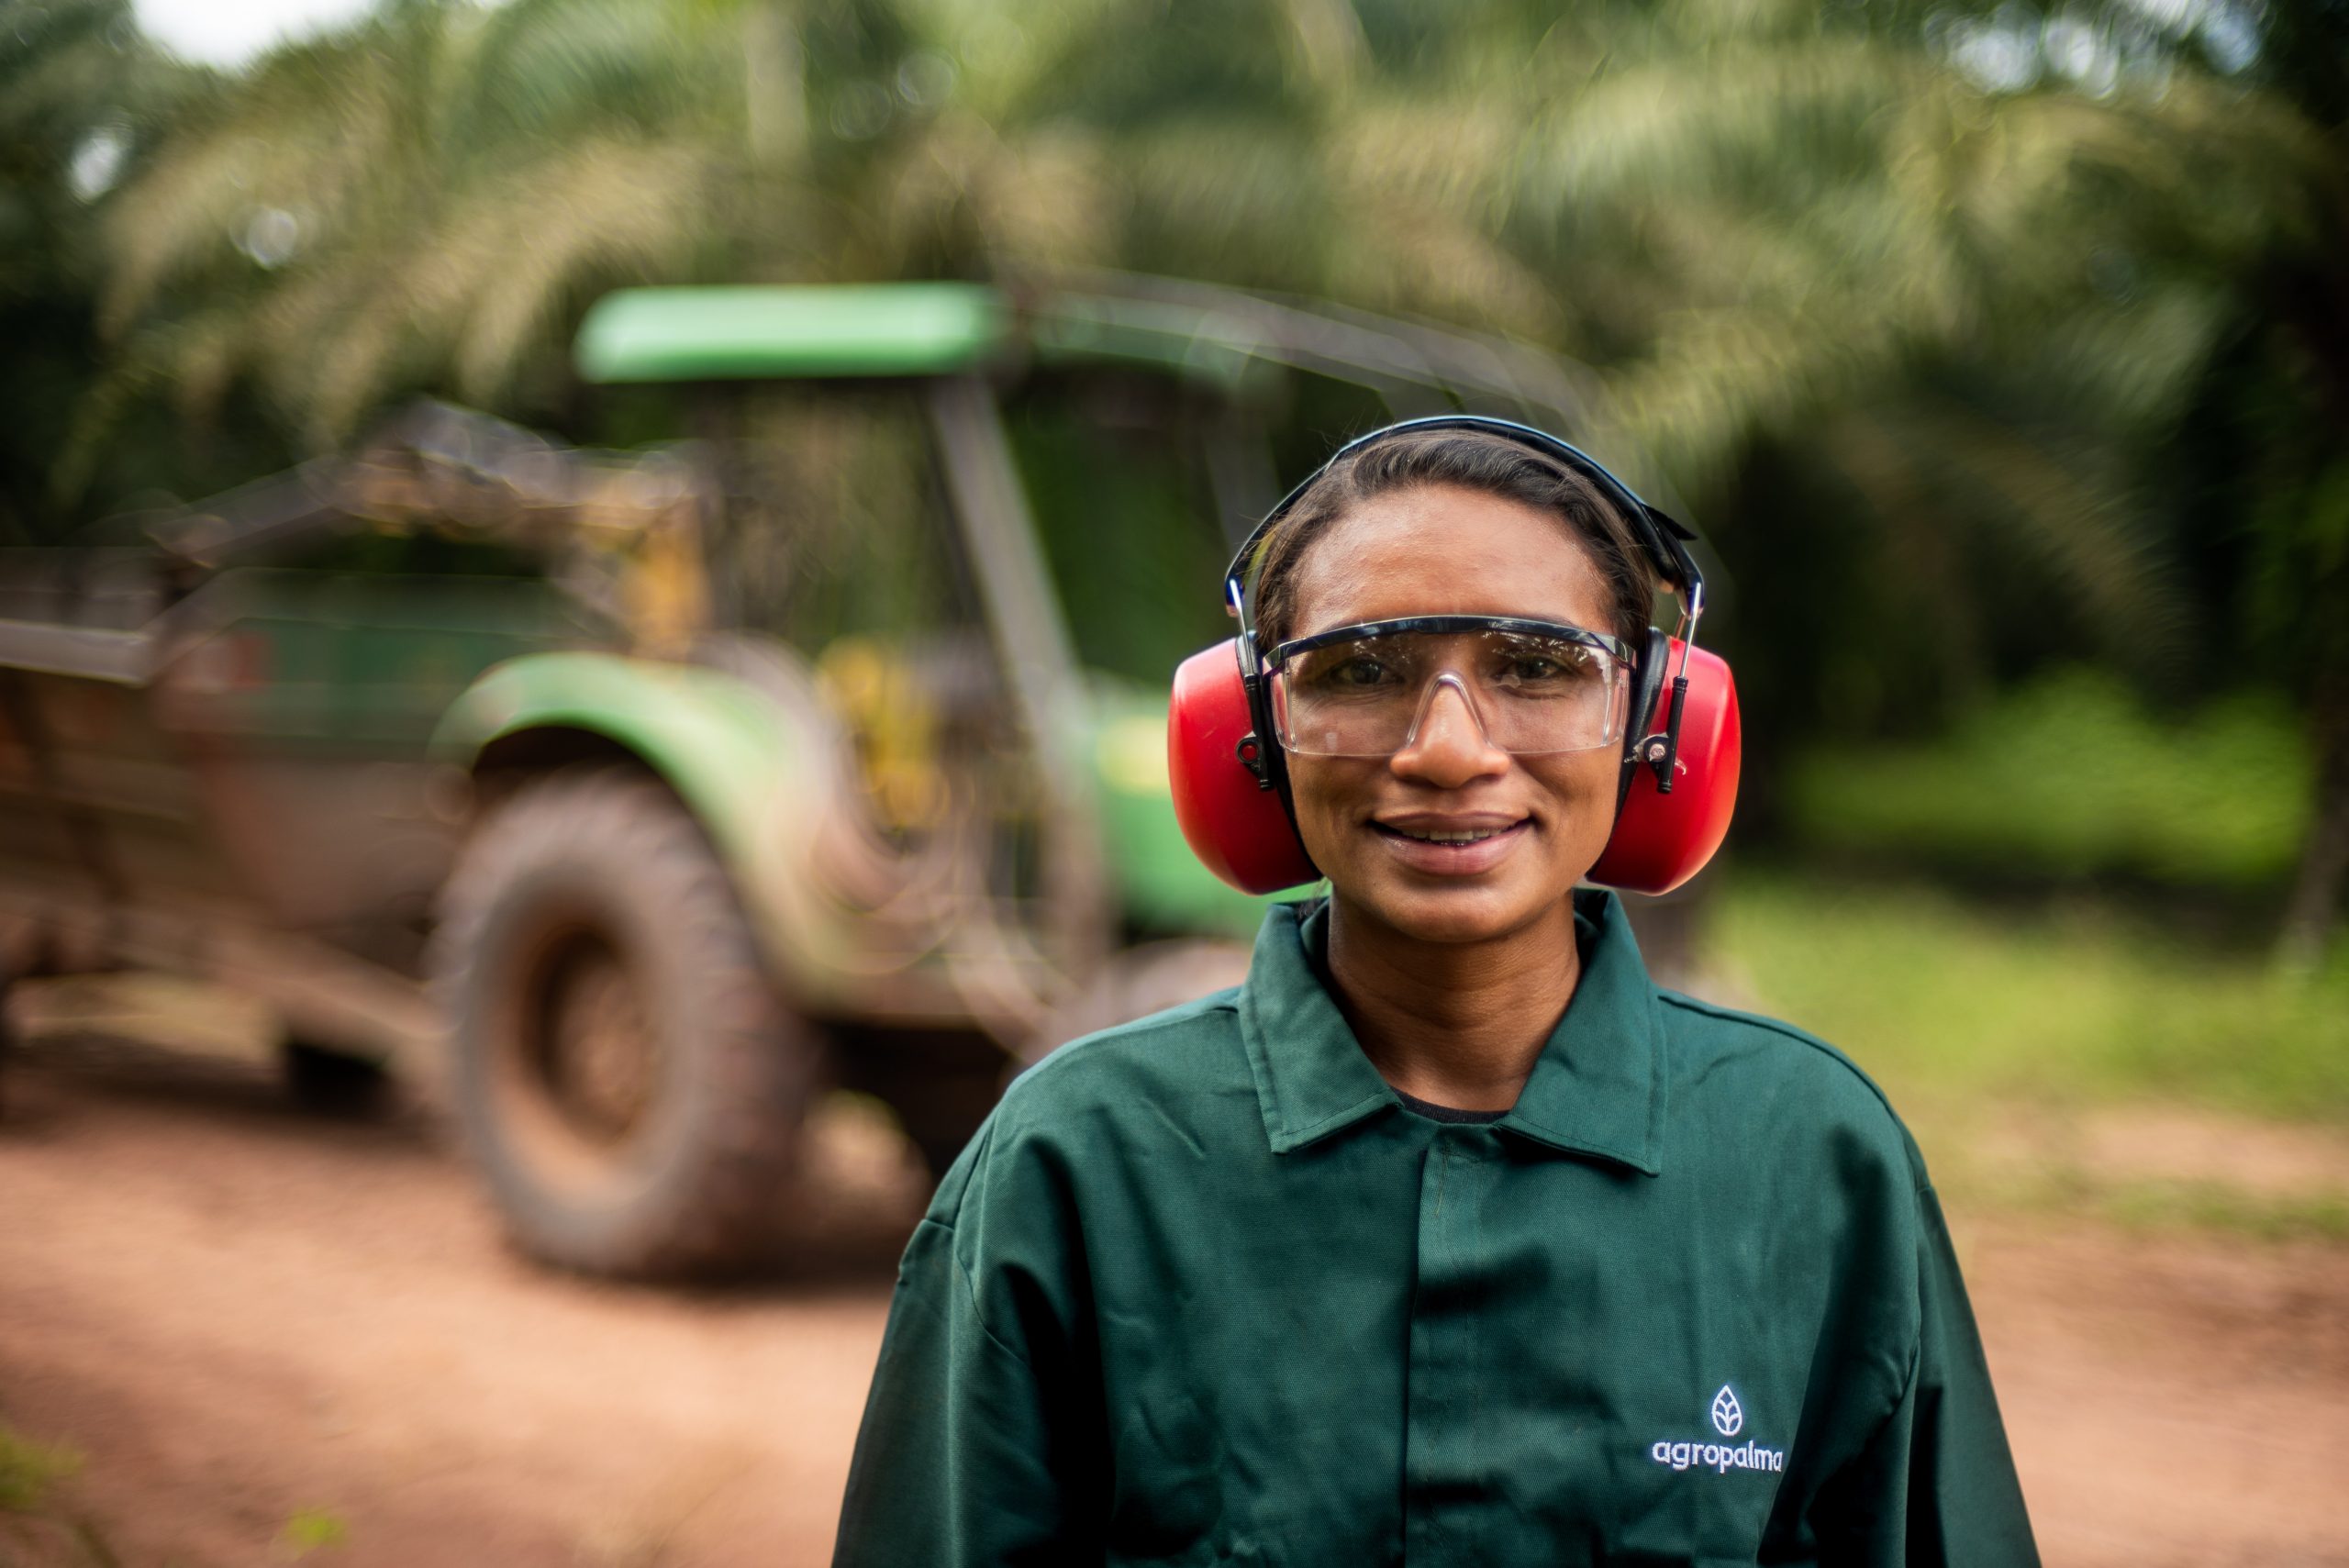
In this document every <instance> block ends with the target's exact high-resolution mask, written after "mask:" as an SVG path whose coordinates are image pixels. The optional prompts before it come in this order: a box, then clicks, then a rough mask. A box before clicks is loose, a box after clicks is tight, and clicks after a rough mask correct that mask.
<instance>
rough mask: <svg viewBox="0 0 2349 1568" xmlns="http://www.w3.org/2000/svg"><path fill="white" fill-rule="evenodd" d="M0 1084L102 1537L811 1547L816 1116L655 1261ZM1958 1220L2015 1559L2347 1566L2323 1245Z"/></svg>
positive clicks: (215, 1550) (888, 1177) (23, 1324)
mask: <svg viewBox="0 0 2349 1568" xmlns="http://www.w3.org/2000/svg"><path fill="white" fill-rule="evenodd" d="M6 1094H7V1107H6V1115H5V1118H0V1216H5V1220H0V1418H5V1420H6V1423H7V1424H8V1425H10V1426H12V1427H13V1428H15V1429H17V1431H18V1432H19V1433H21V1434H24V1435H26V1436H29V1437H32V1438H36V1439H40V1440H50V1441H58V1442H64V1443H68V1444H71V1445H72V1447H73V1448H75V1449H77V1450H79V1451H81V1453H82V1454H83V1456H84V1461H85V1462H84V1465H83V1471H82V1473H81V1474H80V1475H79V1476H78V1477H76V1478H74V1479H73V1480H72V1481H71V1482H70V1483H68V1484H67V1485H65V1486H64V1487H63V1488H62V1489H61V1494H60V1501H61V1505H62V1506H64V1507H69V1508H72V1509H74V1510H78V1511H79V1512H81V1513H82V1514H84V1515H86V1516H87V1517H88V1518H91V1519H93V1520H95V1522H96V1523H97V1524H98V1526H99V1527H100V1529H102V1530H103V1533H104V1535H105V1537H106V1540H107V1541H108V1542H109V1543H110V1544H111V1546H112V1547H113V1548H114V1550H115V1551H117V1553H118V1554H119V1555H120V1556H121V1558H122V1560H123V1561H124V1562H126V1563H127V1564H132V1565H137V1568H146V1565H150V1564H161V1563H164V1562H170V1563H174V1564H178V1565H180V1568H214V1565H221V1568H226V1565H229V1564H239V1565H241V1564H251V1563H263V1562H286V1561H290V1560H291V1559H292V1558H293V1557H294V1556H295V1548H294V1546H293V1545H292V1544H291V1543H290V1542H289V1540H287V1539H286V1538H285V1536H284V1530H285V1527H286V1524H287V1521H288V1520H289V1519H290V1518H293V1517H294V1516H295V1515H296V1514H297V1513H300V1512H303V1511H305V1510H318V1511H319V1512H320V1514H321V1515H323V1516H331V1518H332V1519H333V1520H335V1521H337V1522H339V1524H340V1527H341V1531H342V1534H343V1540H342V1542H341V1544H340V1545H338V1546H334V1547H331V1548H328V1549H325V1550H322V1551H317V1552H315V1553H313V1554H311V1556H310V1558H309V1559H308V1560H309V1561H312V1562H334V1563H344V1564H352V1565H358V1564H368V1565H384V1568H410V1565H413V1564H421V1563H487V1562H495V1563H499V1564H509V1565H514V1568H527V1565H531V1564H541V1563H543V1564H562V1565H564V1568H573V1565H576V1564H583V1563H584V1564H607V1565H609V1564H635V1565H650V1564H654V1563H659V1564H688V1563H692V1564H700V1563H709V1564H716V1563H734V1562H767V1563H779V1564H794V1563H818V1562H823V1561H824V1560H825V1557H826V1555H827V1551H828V1549H829V1541H830V1535H831V1529H832V1522H833V1518H834V1513H835V1510H836V1508H837V1507H838V1504H839V1498H840V1493H841V1484H842V1481H843V1479H844V1477H845V1473H846V1470H847V1459H848V1447H849V1442H850V1439H851V1437H852V1434H853V1432H854V1429H855V1424H856V1420H857V1415H858V1411H859V1408H860V1407H861V1405H862V1402H863V1394H864V1384H865V1379H866V1377H867V1375H868V1373H870V1371H871V1368H872V1362H873V1357H874V1351H875V1349H876V1348H877V1346H878V1344H879V1342H880V1335H881V1327H882V1320H883V1316H884V1313H885V1308H886V1303H887V1297H888V1289H889V1280H890V1273H891V1261H892V1259H893V1257H894V1254H895V1251H896V1246H897V1244H898V1241H899V1240H900V1238H901V1237H902V1235H903V1233H904V1229H905V1227H906V1225H907V1223H908V1215H909V1213H910V1208H909V1205H910V1204H911V1203H912V1202H913V1201H914V1190H913V1187H912V1185H911V1184H910V1183H909V1181H908V1180H907V1173H906V1172H905V1171H904V1170H903V1169H902V1168H900V1167H899V1166H898V1165H897V1164H896V1157H895V1153H894V1151H891V1150H889V1149H887V1148H886V1147H885V1146H882V1145H877V1144H876V1143H875V1141H874V1137H873V1136H872V1133H871V1130H870V1129H869V1128H861V1127H860V1126H859V1125H858V1124H856V1123H855V1122H854V1121H853V1118H834V1120H833V1123H832V1124H831V1125H830V1126H829V1128H828V1132H827V1140H826V1144H825V1147H826V1151H827V1152H826V1156H825V1162H826V1169H827V1172H828V1173H829V1174H828V1176H827V1181H828V1183H829V1187H830V1190H831V1192H832V1194H833V1199H832V1203H831V1207H830V1209H829V1213H830V1215H831V1218H830V1219H829V1222H828V1223H827V1225H826V1228H825V1229H824V1230H823V1231H822V1232H820V1233H813V1232H811V1233H808V1234H805V1235H803V1236H802V1237H801V1238H800V1239H799V1240H797V1242H796V1244H795V1246H794V1248H793V1249H792V1252H793V1256H792V1258H791V1261H790V1262H789V1263H788V1265H787V1266H784V1267H779V1268H778V1269H777V1271H776V1272H775V1273H774V1274H773V1275H772V1276H771V1277H768V1278H763V1279H760V1280H756V1281H752V1282H749V1283H746V1284H738V1285H734V1286H731V1287H729V1288H727V1289H724V1290H717V1291H710V1290H704V1291H699V1292H685V1293H681V1292H675V1291H652V1290H643V1289H633V1288H625V1287H618V1286H612V1285H606V1284H594V1283H589V1282H584V1281H580V1280H575V1279H569V1278H563V1277H559V1276H555V1275H551V1274H549V1273H544V1272H542V1271H540V1270H538V1269H535V1268H533V1267H531V1266H529V1265H528V1264H526V1263H523V1262H519V1261H518V1260H517V1259H515V1258H514V1257H512V1256H511V1255H509V1254H508V1253H507V1251H505V1249H504V1248H503V1247H502V1246H501V1244H500V1242H499V1240H498V1238H497V1234H496V1231H495V1227H494V1226H493V1225H492V1223H491V1221H490V1218H489V1217H488V1216H487V1214H486V1213H485V1212H484V1207H483V1205H482V1203H481V1202H480V1200H479V1199H478V1197H477V1195H476V1193H475V1190H474V1188H473V1184H472V1183H471V1181H470V1180H469V1178H468V1175H467V1173H466V1172H465V1170H464V1168H463V1166H462V1163H461V1162H459V1161H458V1160H457V1159H456V1158H455V1157H454V1156H453V1155H452V1154H451V1151H449V1150H448V1149H447V1148H446V1147H445V1146H444V1139H443V1137H442V1135H441V1133H440V1130H439V1129H440V1125H441V1124H440V1120H439V1118H434V1117H432V1116H430V1115H429V1114H427V1113H425V1112H422V1111H420V1110H414V1109H410V1110H406V1111H402V1112H398V1113H395V1114H393V1115H390V1116H387V1117H384V1118H379V1119H375V1120H372V1121H366V1122H360V1123H338V1122H332V1121H322V1120H318V1119H314V1118H306V1117H304V1116H302V1115H299V1114H297V1113H295V1112H294V1111H292V1110H291V1109H288V1108H286V1107H285V1106H284V1103H283V1101H282V1098H281V1096H280V1095H279V1094H278V1093H277V1090H276V1088H275V1085H274V1084H273V1083H272V1082H271V1081H270V1079H269V1078H268V1077H267V1075H266V1074H264V1073H262V1072H260V1071H259V1070H257V1069H256V1068H255V1067H253V1066H252V1065H250V1064H249V1063H246V1064H239V1063H233V1062H220V1061H218V1060H197V1059H192V1058H187V1057H184V1056H173V1055H169V1054H164V1053H159V1052H156V1051H152V1050H151V1049H148V1048H143V1047H137V1046H131V1045H127V1044H122V1043H120V1042H116V1043H111V1044H106V1045H104V1046H100V1045H98V1044H97V1043H96V1042H93V1041H89V1040H79V1041H70V1042H61V1043H48V1044H42V1045H39V1046H38V1047H36V1048H35V1049H34V1050H33V1051H31V1052H30V1053H29V1054H28V1058H27V1059H26V1060H24V1061H23V1062H20V1063H19V1064H18V1065H17V1066H16V1067H15V1068H13V1069H12V1070H11V1073H10V1074H9V1077H8V1081H7V1084H6ZM1957 1223H1958V1229H1959V1231H1960V1238H1961V1243H1962V1245H1963V1246H1964V1248H1965V1262H1966V1266H1967V1269H1968V1272H1969V1274H1970V1276H1971V1278H1972V1280H1973V1284H1974V1289H1975V1296H1976V1307H1977V1310H1978V1313H1979V1316H1980V1318H1981V1320H1982V1324H1983V1329H1984V1333H1985V1336H1986V1339H1987V1342H1988V1345H1989V1351H1990V1358H1991V1362H1992V1366H1993V1369H1994V1372H1995V1373H1996V1375H1997V1379H1998V1388H1999V1391H2000V1395H2001V1397H2002V1399H2003V1401H2004V1404H2005V1407H2006V1409H2007V1413H2008V1418H2009V1427H2010V1429H2011V1431H2012V1434H2013V1438H2014V1442H2015V1447H2016V1451H2017V1453H2018V1456H2019V1459H2020V1462H2021V1467H2022V1471H2023V1477H2024V1485H2025V1487H2026V1489H2027V1491H2028V1492H2029V1494H2030V1497H2031V1502H2032V1509H2033V1513H2034V1516H2035V1518H2036V1519H2037V1522H2038V1526H2039V1529H2040V1534H2041V1539H2042V1542H2043V1547H2044V1549H2045V1552H2046V1556H2047V1560H2048V1562H2050V1563H2051V1564H2059V1565H2070V1568H2092V1565H2095V1568H2101V1565H2105V1564H2110V1565H2114V1568H2119V1565H2121V1564H2128V1565H2129V1568H2165V1565H2169V1564H2176V1565H2178V1568H2185V1565H2188V1564H2192V1565H2194V1568H2222V1565H2225V1564H2233V1563H2243V1564H2251V1563H2260V1564H2267V1563H2278V1564H2295V1565H2305V1564H2321V1563H2342V1564H2349V1485H2344V1484H2343V1481H2342V1478H2341V1459H2340V1456H2341V1455H2342V1454H2343V1452H2344V1451H2349V1397H2344V1396H2349V1249H2343V1248H2339V1247H2326V1246H2322V1245H2318V1244H2295V1245H2291V1246H2285V1245H2277V1244H2257V1243H2251V1242H2234V1241H2229V1240H2219V1239H2211V1238H2207V1237H2184V1236H2167V1237H2158V1238H2145V1237H2134V1236H2128V1235H2123V1234H2119V1233H2115V1232H2112V1231H2110V1230H2104V1229H2096V1228H2093V1227H2087V1226H2078V1225H2070V1224H2037V1223H2031V1224H2027V1223H2025V1222H2022V1221H2020V1220H2015V1219H1996V1220H1992V1219H1987V1218H1981V1217H1968V1216H1965V1215H1961V1216H1960V1217H1959V1218H1958V1222H1957ZM0 1540H5V1538H4V1537H0ZM57 1560H58V1561H61V1562H62V1561H67V1560H69V1559H67V1558H66V1557H64V1556H62V1555H60V1556H59V1557H58V1558H57Z"/></svg>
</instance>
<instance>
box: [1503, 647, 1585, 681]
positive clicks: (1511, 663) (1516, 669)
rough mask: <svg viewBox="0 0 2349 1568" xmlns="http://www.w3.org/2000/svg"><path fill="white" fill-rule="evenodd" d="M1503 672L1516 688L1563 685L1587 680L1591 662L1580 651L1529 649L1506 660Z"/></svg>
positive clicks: (1513, 654)
mask: <svg viewBox="0 0 2349 1568" xmlns="http://www.w3.org/2000/svg"><path fill="white" fill-rule="evenodd" d="M1500 673H1501V679H1502V680H1503V681H1504V682H1506V683H1507V684H1509V685H1513V686H1562V685H1569V684H1579V683H1580V682H1582V681H1583V680H1585V679H1586V678H1587V677H1588V676H1589V675H1590V673H1591V662H1590V660H1589V659H1588V658H1586V657H1585V656H1584V655H1583V654H1582V653H1580V652H1579V651H1542V650H1527V651H1521V652H1517V653H1511V654H1509V655H1508V657H1507V658H1505V659H1504V660H1503V661H1502V662H1501V671H1500Z"/></svg>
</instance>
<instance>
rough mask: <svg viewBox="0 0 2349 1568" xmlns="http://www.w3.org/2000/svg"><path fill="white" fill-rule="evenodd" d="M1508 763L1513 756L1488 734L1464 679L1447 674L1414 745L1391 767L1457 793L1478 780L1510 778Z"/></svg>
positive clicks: (1422, 715) (1422, 716)
mask: <svg viewBox="0 0 2349 1568" xmlns="http://www.w3.org/2000/svg"><path fill="white" fill-rule="evenodd" d="M1508 762H1509V757H1508V752H1507V751H1502V750H1501V749H1500V748H1499V747H1497V746H1496V745H1494V744H1493V742H1492V739H1491V737H1489V736H1487V735H1486V733H1485V727H1484V725H1483V724H1482V723H1481V722H1479V721H1478V719H1477V717H1476V710H1475V707H1474V706H1471V705H1470V703H1469V701H1468V692H1467V688H1465V687H1464V686H1463V685H1462V684H1460V679H1459V677H1458V676H1456V675H1450V674H1446V675H1439V676H1437V677H1436V681H1435V687H1434V689H1433V690H1432V691H1431V692H1430V693H1429V694H1428V697H1427V702H1426V705H1425V706H1422V707H1421V708H1420V710H1419V723H1418V724H1417V725H1415V726H1414V727H1413V728H1412V732H1411V738H1410V740H1408V741H1406V742H1405V743H1404V746H1403V749H1402V750H1401V751H1397V752H1396V753H1395V755H1394V756H1393V757H1392V758H1390V759H1388V762H1387V764H1386V765H1387V766H1388V767H1389V768H1391V769H1393V770H1394V771H1395V773H1397V776H1399V777H1403V778H1412V779H1419V780H1420V781H1422V782H1424V783H1427V784H1434V785H1435V786H1436V787H1438V788H1439V789H1457V788H1459V787H1460V786H1461V785H1463V784H1466V783H1468V782H1469V781H1470V780H1472V779H1477V778H1482V777H1485V776H1486V774H1489V773H1506V772H1507V771H1508Z"/></svg>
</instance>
